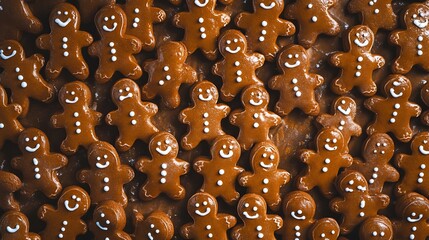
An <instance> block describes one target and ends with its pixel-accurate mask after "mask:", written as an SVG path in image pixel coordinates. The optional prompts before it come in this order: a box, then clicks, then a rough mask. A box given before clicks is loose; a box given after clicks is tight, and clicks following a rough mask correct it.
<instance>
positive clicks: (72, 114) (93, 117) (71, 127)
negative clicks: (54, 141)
mask: <svg viewBox="0 0 429 240" xmlns="http://www.w3.org/2000/svg"><path fill="white" fill-rule="evenodd" d="M58 101H59V102H60V104H61V106H62V107H63V110H64V111H63V112H62V113H60V114H55V115H53V116H52V117H51V124H52V126H53V127H55V128H65V131H66V139H64V141H63V142H62V143H61V151H63V152H64V153H66V154H74V153H75V152H76V151H77V150H78V148H79V146H83V147H85V148H88V147H89V145H90V144H92V143H94V142H97V141H98V137H97V135H96V133H95V126H96V125H98V124H99V123H100V121H101V113H99V112H97V111H95V110H93V109H91V106H90V105H91V104H92V96H91V90H90V89H89V88H88V86H87V85H86V84H85V83H83V82H78V81H76V82H71V83H67V84H65V85H64V86H63V87H62V88H61V90H60V92H59V94H58Z"/></svg>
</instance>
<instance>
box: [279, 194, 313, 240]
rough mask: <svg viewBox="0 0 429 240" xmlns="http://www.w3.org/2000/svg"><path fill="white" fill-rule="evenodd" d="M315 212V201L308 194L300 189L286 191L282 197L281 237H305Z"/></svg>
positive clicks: (299, 239)
mask: <svg viewBox="0 0 429 240" xmlns="http://www.w3.org/2000/svg"><path fill="white" fill-rule="evenodd" d="M315 213H316V203H315V202H314V199H313V197H312V196H311V195H310V194H308V193H306V192H302V191H293V192H290V193H288V194H287V195H286V196H285V198H284V199H283V214H284V218H283V221H284V224H283V228H282V231H281V234H282V239H284V240H289V239H296V240H305V239H307V234H308V229H309V228H310V227H311V225H312V224H313V222H314V215H315Z"/></svg>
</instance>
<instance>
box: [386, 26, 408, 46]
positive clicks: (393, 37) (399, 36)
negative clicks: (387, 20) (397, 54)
mask: <svg viewBox="0 0 429 240" xmlns="http://www.w3.org/2000/svg"><path fill="white" fill-rule="evenodd" d="M405 39H408V38H407V34H406V32H405V31H402V30H398V31H393V32H392V33H390V35H389V42H390V43H392V44H394V45H399V46H401V45H403V44H404V42H403V41H404V40H405Z"/></svg>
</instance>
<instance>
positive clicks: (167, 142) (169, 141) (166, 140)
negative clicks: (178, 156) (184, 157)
mask: <svg viewBox="0 0 429 240" xmlns="http://www.w3.org/2000/svg"><path fill="white" fill-rule="evenodd" d="M164 142H165V144H167V145H168V144H170V143H171V140H170V139H165V141H164ZM156 144H157V145H158V146H161V144H162V142H157V143H156Z"/></svg>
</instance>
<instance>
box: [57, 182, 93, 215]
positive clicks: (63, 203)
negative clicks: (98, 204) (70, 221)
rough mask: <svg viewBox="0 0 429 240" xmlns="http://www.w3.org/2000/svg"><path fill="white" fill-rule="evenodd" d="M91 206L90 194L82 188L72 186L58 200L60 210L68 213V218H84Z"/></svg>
mask: <svg viewBox="0 0 429 240" xmlns="http://www.w3.org/2000/svg"><path fill="white" fill-rule="evenodd" d="M90 205H91V199H90V198H89V195H88V193H87V192H86V191H85V190H83V189H82V188H80V187H77V186H70V187H67V188H66V189H64V191H63V193H62V195H61V197H60V199H58V209H61V211H63V212H67V215H68V216H82V215H84V214H85V213H86V212H87V211H88V209H89V207H90Z"/></svg>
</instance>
